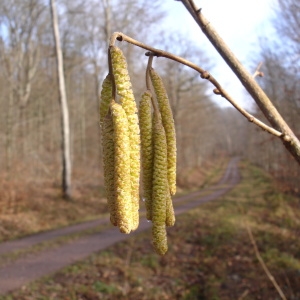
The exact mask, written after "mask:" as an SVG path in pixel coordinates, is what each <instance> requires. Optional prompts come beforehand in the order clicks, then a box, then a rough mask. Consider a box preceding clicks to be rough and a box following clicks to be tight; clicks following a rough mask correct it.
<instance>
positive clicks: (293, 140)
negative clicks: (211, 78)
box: [181, 0, 300, 164]
mask: <svg viewBox="0 0 300 300" xmlns="http://www.w3.org/2000/svg"><path fill="white" fill-rule="evenodd" d="M181 2H182V3H183V5H184V6H185V7H186V9H187V10H188V11H189V13H190V14H191V16H192V17H193V18H194V19H195V21H196V23H197V24H198V25H199V27H200V28H201V29H202V31H203V33H204V34H205V35H206V37H207V38H208V39H209V41H210V42H211V43H212V45H213V46H214V47H215V49H216V50H217V51H218V52H219V54H220V55H221V56H222V58H223V59H224V60H225V62H226V63H227V64H228V66H229V67H230V68H231V70H232V71H233V72H234V73H235V74H236V76H237V77H238V79H239V80H240V82H241V83H242V84H243V86H244V87H245V88H246V90H247V91H248V93H249V94H250V95H251V96H252V98H253V99H254V100H255V102H256V103H257V105H258V106H259V108H260V109H261V111H262V112H263V113H264V115H265V117H266V118H267V119H268V121H269V122H270V123H271V125H272V126H274V128H275V129H276V130H278V131H281V132H282V133H283V134H282V135H281V139H282V142H283V144H284V145H285V147H286V148H287V149H288V151H289V152H290V153H291V154H292V155H293V156H294V158H295V159H296V161H297V162H298V163H299V164H300V141H299V140H298V138H297V137H296V135H295V134H294V133H293V131H292V130H291V129H290V127H289V126H288V125H287V123H286V122H285V120H284V119H283V118H282V116H281V115H280V114H279V112H278V111H277V109H276V108H275V106H274V105H273V103H272V102H271V100H270V99H269V98H268V96H267V95H266V94H265V92H264V91H263V90H262V89H261V87H260V86H259V85H258V83H257V82H256V81H255V79H254V78H253V76H252V75H251V74H250V73H249V72H248V71H247V70H246V69H245V67H244V66H243V65H242V64H241V63H240V62H239V60H238V59H237V58H236V57H235V55H234V54H233V53H232V51H231V50H230V49H229V47H228V46H227V45H226V44H225V42H224V41H223V39H222V38H221V37H220V36H219V34H218V33H217V32H216V30H215V29H214V28H213V26H212V25H211V23H210V22H208V20H207V19H206V18H205V17H204V15H203V14H202V12H201V9H198V8H197V7H196V5H195V3H194V1H193V0H181Z"/></svg>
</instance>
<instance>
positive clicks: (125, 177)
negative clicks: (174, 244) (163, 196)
mask: <svg viewBox="0 0 300 300" xmlns="http://www.w3.org/2000/svg"><path fill="white" fill-rule="evenodd" d="M110 108H111V112H112V118H113V126H114V149H115V161H114V163H115V167H114V170H115V172H114V181H115V202H116V208H117V209H116V210H117V213H116V218H117V225H118V227H119V228H120V231H121V232H122V233H130V231H131V229H132V202H131V182H130V143H129V131H128V121H127V117H126V114H125V111H124V109H123V108H122V106H121V105H120V104H118V103H115V102H114V101H113V102H112V104H111V106H110Z"/></svg>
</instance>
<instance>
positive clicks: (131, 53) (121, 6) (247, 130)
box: [0, 0, 300, 213]
mask: <svg viewBox="0 0 300 300" xmlns="http://www.w3.org/2000/svg"><path fill="white" fill-rule="evenodd" d="M183 9H184V8H183ZM274 9H275V11H276V18H274V20H273V26H274V28H275V29H276V36H275V35H274V36H272V37H265V36H261V37H259V42H258V44H257V45H256V48H255V51H252V52H251V56H250V57H249V61H250V63H249V65H252V66H253V71H254V70H255V68H256V66H257V64H258V63H259V62H260V61H262V62H263V66H262V69H261V71H263V72H264V77H263V78H259V79H257V80H259V83H260V84H261V85H262V87H263V88H264V89H265V91H266V92H267V94H268V96H269V97H270V98H271V100H272V101H273V102H274V103H275V105H276V106H277V108H278V109H279V111H280V113H281V114H282V115H283V116H284V118H285V119H286V120H287V122H288V124H289V125H290V126H291V128H292V129H293V130H294V132H295V134H296V135H297V136H298V137H300V122H299V115H300V97H299V95H300V93H299V92H300V91H299V89H300V86H299V84H298V85H297V82H299V77H300V73H299V67H300V65H299V56H300V43H299V42H300V32H299V30H298V29H299V20H300V3H299V1H297V0H278V5H277V6H276V7H275V8H274ZM120 11H122V13H119V12H120ZM58 13H59V23H60V35H61V44H62V50H63V57H64V72H65V73H64V75H65V80H66V89H67V98H68V105H69V111H70V130H71V153H72V164H73V173H72V178H73V193H74V195H75V197H76V195H83V194H84V193H85V192H86V191H87V190H89V189H92V188H96V187H99V185H102V183H103V178H102V176H103V174H102V172H103V168H102V163H101V160H102V159H101V156H102V153H101V137H100V128H99V126H98V123H99V122H98V105H99V94H100V89H101V83H102V80H103V79H104V77H105V76H106V74H107V58H106V51H107V41H108V39H109V36H110V34H111V33H112V32H114V31H122V32H124V33H125V34H127V35H129V36H132V37H134V38H135V39H138V40H140V41H143V42H145V43H147V44H150V45H153V46H155V47H156V48H161V49H165V50H168V51H170V52H173V53H175V54H177V55H181V56H183V57H184V58H187V59H189V60H191V61H193V62H195V63H197V64H198V65H200V66H201V67H204V68H206V69H207V70H208V71H209V70H210V68H211V67H212V66H213V64H214V62H213V61H212V60H211V59H210V57H209V53H203V50H202V49H199V48H197V47H196V46H194V43H193V41H192V40H189V39H188V37H186V36H178V34H175V33H172V32H170V31H168V32H167V31H164V26H163V22H164V16H166V14H167V12H166V11H163V10H162V9H161V7H160V1H158V0H153V1H151V5H149V1H146V0H140V1H122V3H120V1H115V0H111V1H109V0H90V1H83V0H72V1H71V0H61V1H59V3H58ZM149 33H151V34H149ZM120 47H121V48H122V49H123V51H124V53H125V55H126V57H127V61H128V64H129V72H130V75H131V79H132V82H133V86H134V92H135V95H136V99H137V101H139V98H140V95H141V94H142V92H143V90H144V89H145V83H144V80H143V79H144V70H145V65H146V62H147V59H146V58H145V57H144V52H145V51H144V50H141V49H137V48H136V47H133V46H130V45H127V44H126V43H123V44H121V45H120ZM154 66H155V67H156V69H157V71H158V72H159V73H160V74H161V76H162V77H163V79H164V82H165V85H166V88H167V90H168V92H169V98H170V101H171V105H172V109H173V113H174V118H175V124H176V129H177V143H178V144H177V147H178V184H179V186H180V185H184V184H185V177H186V174H187V173H189V172H190V171H191V170H193V169H195V168H201V167H204V166H205V164H206V163H207V162H208V161H210V162H213V161H214V160H217V159H218V158H220V157H228V156H241V157H243V158H245V159H247V160H249V161H250V162H252V163H254V164H256V165H258V166H261V167H262V168H264V169H265V170H266V171H267V172H269V173H271V174H272V175H273V176H274V177H275V178H276V179H277V180H278V184H280V186H281V188H282V189H283V190H284V191H287V192H291V193H295V194H300V190H299V175H300V169H299V166H298V165H297V164H296V163H295V161H294V160H293V158H292V157H291V156H290V154H289V153H288V152H287V151H286V150H285V149H284V147H283V146H282V143H281V142H280V140H276V139H275V138H274V137H273V136H271V135H269V134H267V133H265V132H262V131H261V129H259V128H257V127H255V126H254V125H253V124H249V123H248V122H247V121H246V120H245V119H243V117H241V116H240V115H239V114H238V113H237V112H236V111H235V110H234V109H233V108H222V107H220V106H219V105H217V104H216V101H214V100H213V99H215V98H216V96H215V95H213V93H212V87H211V86H209V85H208V84H207V83H206V82H204V81H203V80H201V79H200V78H199V76H198V74H195V72H193V71H192V70H189V69H188V68H186V67H184V66H182V65H179V64H177V63H174V62H171V61H168V60H165V59H162V58H161V59H158V60H157V61H156V63H155V65H154ZM225 88H226V87H225ZM252 107H253V111H252V112H253V113H254V114H255V115H257V116H258V117H259V118H260V119H264V117H263V116H262V115H260V114H259V113H256V108H255V105H254V103H253V106H252ZM0 114H1V116H0V149H1V155H0V170H1V171H0V184H1V191H0V202H1V212H2V213H6V212H7V211H8V210H10V209H12V208H13V209H17V208H16V207H18V201H21V199H22V197H31V196H32V193H33V191H41V190H44V191H45V190H47V189H56V191H57V193H58V194H59V187H60V184H61V133H60V107H59V102H58V87H57V73H56V62H55V51H54V41H53V35H52V29H51V21H50V9H49V3H48V2H47V1H44V0H1V2H0Z"/></svg>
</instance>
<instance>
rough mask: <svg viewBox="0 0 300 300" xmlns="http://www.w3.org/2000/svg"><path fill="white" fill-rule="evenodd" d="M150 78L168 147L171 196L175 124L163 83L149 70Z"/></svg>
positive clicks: (174, 185) (174, 175) (174, 171)
mask: <svg viewBox="0 0 300 300" xmlns="http://www.w3.org/2000/svg"><path fill="white" fill-rule="evenodd" d="M150 78H151V81H152V85H153V88H154V91H155V94H156V97H157V102H158V105H159V110H160V113H161V116H162V122H163V126H164V128H165V131H166V136H167V145H168V182H169V188H170V193H171V195H175V193H176V134H175V124H174V118H173V114H172V110H171V107H170V103H169V99H168V95H167V92H166V89H165V87H164V84H163V81H162V79H161V78H160V76H159V75H158V74H157V73H156V71H155V70H154V69H153V68H151V69H150Z"/></svg>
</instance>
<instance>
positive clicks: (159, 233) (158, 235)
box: [152, 224, 168, 255]
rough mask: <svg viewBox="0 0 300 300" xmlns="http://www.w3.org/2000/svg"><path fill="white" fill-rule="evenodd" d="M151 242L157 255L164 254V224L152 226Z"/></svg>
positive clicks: (165, 237)
mask: <svg viewBox="0 0 300 300" xmlns="http://www.w3.org/2000/svg"><path fill="white" fill-rule="evenodd" d="M152 243H153V247H154V250H155V252H156V253H157V254H159V255H165V254H166V252H167V251H168V242H167V231H166V226H165V225H156V224H153V226H152Z"/></svg>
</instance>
